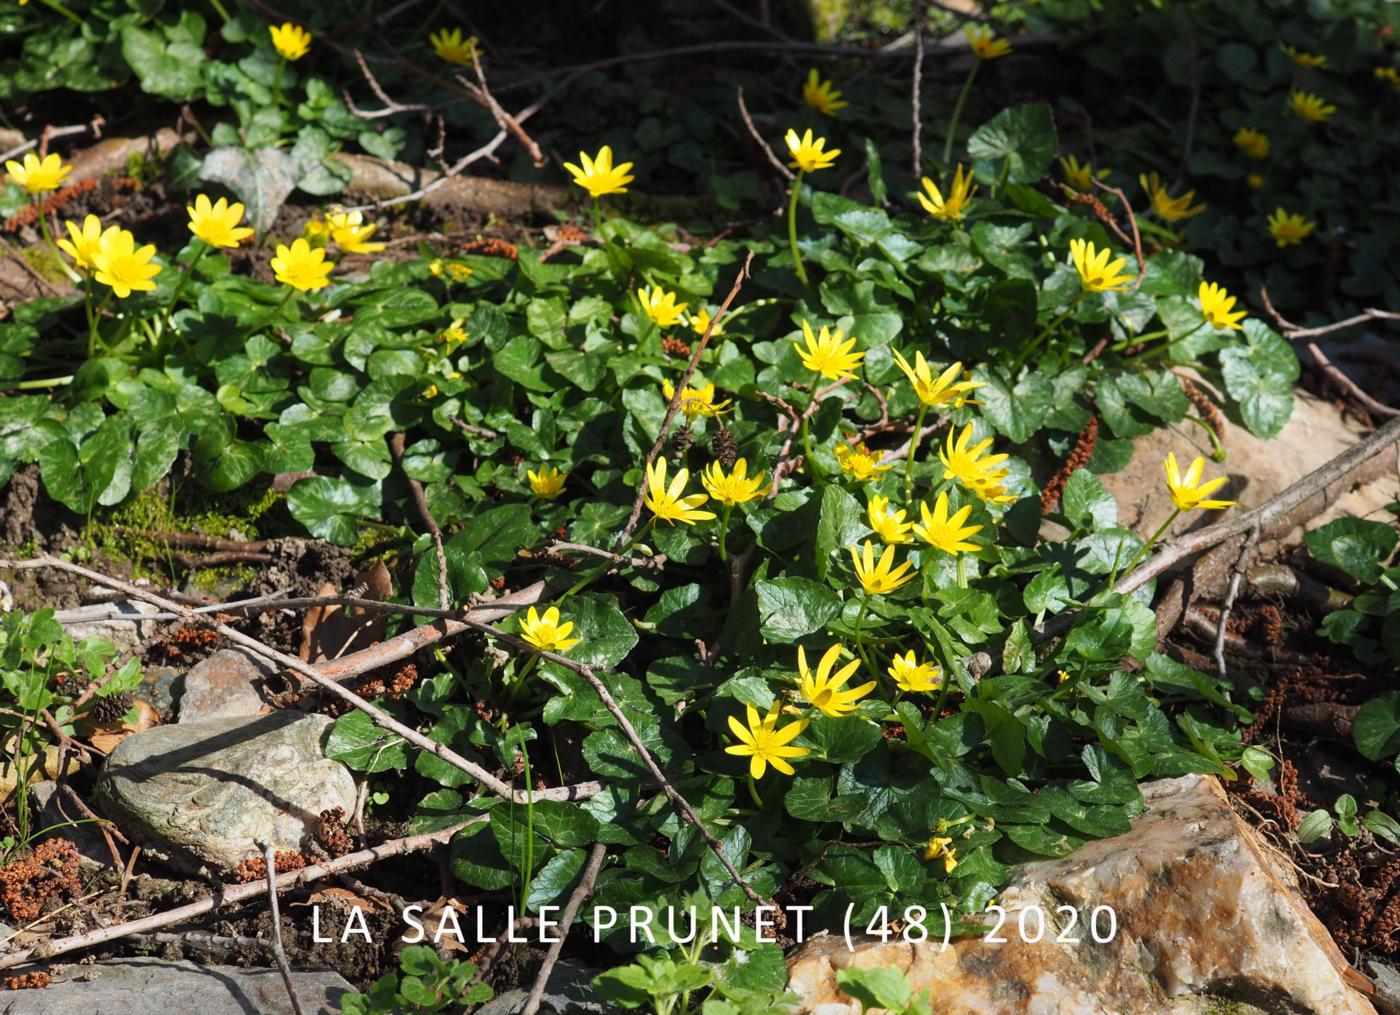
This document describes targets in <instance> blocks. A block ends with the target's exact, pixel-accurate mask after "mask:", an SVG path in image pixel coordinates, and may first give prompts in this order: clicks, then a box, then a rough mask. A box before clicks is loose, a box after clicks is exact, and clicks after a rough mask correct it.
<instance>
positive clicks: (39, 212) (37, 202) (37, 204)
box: [34, 194, 78, 282]
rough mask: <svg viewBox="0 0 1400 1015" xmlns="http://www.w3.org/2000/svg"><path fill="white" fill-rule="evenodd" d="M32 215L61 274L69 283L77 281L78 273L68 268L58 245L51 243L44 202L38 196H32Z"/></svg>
mask: <svg viewBox="0 0 1400 1015" xmlns="http://www.w3.org/2000/svg"><path fill="white" fill-rule="evenodd" d="M34 213H35V216H36V217H37V218H38V219H39V232H40V233H42V234H43V236H44V242H45V243H46V244H48V247H49V249H50V250H51V251H53V255H54V257H55V258H57V260H58V266H59V268H60V269H62V271H63V274H65V275H67V276H68V279H69V281H71V282H76V281H78V273H77V272H76V271H74V270H73V269H72V268H70V267H68V262H67V261H65V260H64V259H63V255H62V253H61V252H60V251H59V249H58V244H56V243H54V241H53V233H51V232H49V217H48V216H47V215H45V214H44V202H43V199H42V198H41V197H40V196H39V195H38V194H35V195H34Z"/></svg>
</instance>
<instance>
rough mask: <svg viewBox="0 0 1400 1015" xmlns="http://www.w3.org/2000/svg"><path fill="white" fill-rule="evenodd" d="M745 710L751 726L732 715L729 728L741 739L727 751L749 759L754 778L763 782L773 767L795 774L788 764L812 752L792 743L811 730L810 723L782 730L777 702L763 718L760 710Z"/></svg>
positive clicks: (750, 771) (784, 773)
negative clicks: (809, 728)
mask: <svg viewBox="0 0 1400 1015" xmlns="http://www.w3.org/2000/svg"><path fill="white" fill-rule="evenodd" d="M744 708H745V709H746V710H747V711H746V714H745V717H746V718H747V719H748V725H747V726H745V725H744V724H743V723H741V722H740V721H739V720H738V719H737V718H735V717H734V716H732V715H731V716H730V717H729V728H730V730H731V731H733V733H734V735H735V736H736V737H738V738H739V742H738V743H737V744H733V745H731V746H729V747H726V748H725V749H724V752H725V753H726V754H735V755H738V756H740V757H745V756H747V757H748V759H749V778H751V779H762V778H763V773H764V772H766V771H768V766H769V765H772V766H773V768H774V769H776V770H777V771H779V772H781V773H782V774H783V775H792V774H793V772H794V769H793V767H792V765H790V764H788V759H789V758H803V757H806V756H807V755H808V754H810V753H811V751H809V750H808V749H807V748H805V747H793V746H792V741H793V740H794V739H795V738H796V737H797V736H798V735H799V734H800V733H801V732H802V731H803V730H804V729H806V728H807V720H805V719H799V720H797V721H796V722H791V723H788V724H787V725H786V726H784V727H783V728H782V729H778V710H779V708H780V706H779V704H778V703H777V702H776V701H775V702H773V707H772V708H770V709H769V710H768V714H767V715H766V716H763V717H762V718H759V715H758V710H757V709H755V708H754V707H753V706H752V705H745V706H744Z"/></svg>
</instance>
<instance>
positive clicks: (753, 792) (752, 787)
mask: <svg viewBox="0 0 1400 1015" xmlns="http://www.w3.org/2000/svg"><path fill="white" fill-rule="evenodd" d="M748 782H749V797H750V798H751V799H752V800H753V803H754V806H755V807H757V808H758V809H759V810H763V798H762V797H761V796H759V795H758V784H757V783H755V782H754V781H753V773H752V772H750V773H749V775H748Z"/></svg>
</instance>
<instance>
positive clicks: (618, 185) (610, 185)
mask: <svg viewBox="0 0 1400 1015" xmlns="http://www.w3.org/2000/svg"><path fill="white" fill-rule="evenodd" d="M578 160H579V165H577V166H576V165H574V164H573V163H572V162H565V163H564V168H565V169H567V170H568V171H569V175H570V176H572V177H573V178H574V183H576V184H578V185H579V186H580V187H582V188H583V189H584V190H586V191H588V195H589V197H594V198H598V197H603V196H605V195H607V194H625V193H627V184H629V183H631V182H632V180H633V179H635V177H632V176H629V175H627V171H628V170H629V169H631V168H632V163H631V162H624V163H622V165H620V166H614V165H613V151H612V147H611V146H610V145H603V147H601V148H599V149H598V154H597V155H596V156H595V157H594V158H591V159H590V158H589V157H588V155H587V154H585V153H584V152H579V153H578Z"/></svg>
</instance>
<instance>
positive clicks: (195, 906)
mask: <svg viewBox="0 0 1400 1015" xmlns="http://www.w3.org/2000/svg"><path fill="white" fill-rule="evenodd" d="M488 819H489V816H488V815H479V816H477V817H474V818H471V819H469V820H467V821H463V822H460V823H458V824H455V825H449V826H448V827H446V828H440V829H438V830H437V831H436V832H424V833H423V834H422V835H410V836H407V837H405V838H402V839H390V840H389V841H388V842H381V843H380V844H379V845H378V846H371V847H370V848H369V849H362V850H359V851H358V852H355V853H346V854H345V855H344V856H338V857H336V858H335V859H334V860H327V861H325V862H324V863H316V864H312V865H311V866H309V867H303V868H301V869H300V870H294V871H287V872H285V873H283V874H278V875H277V879H276V883H277V887H278V888H279V889H281V890H284V891H285V890H286V889H288V888H295V887H296V886H297V885H302V884H307V883H309V882H312V881H318V880H320V879H321V878H324V877H328V876H329V875H332V874H339V873H340V872H341V871H347V870H353V869H354V868H356V867H363V866H365V865H367V864H372V863H378V862H379V861H380V860H387V859H388V858H389V857H393V856H400V855H402V854H404V853H418V852H421V851H423V850H425V849H431V848H432V847H434V846H440V845H442V844H443V843H445V842H447V841H448V840H449V839H451V838H452V836H454V835H456V834H457V833H458V832H460V831H461V830H462V829H464V828H466V827H468V826H469V825H475V824H480V823H481V822H484V821H487V820H488ZM265 890H266V888H265V886H264V885H261V884H258V883H257V882H256V881H255V882H252V883H251V884H246V885H224V886H222V888H221V890H220V891H219V894H218V895H208V896H205V897H204V898H202V899H199V900H197V901H195V902H191V903H189V904H187V905H184V906H179V907H177V908H175V909H168V910H166V911H165V912H163V913H152V914H151V915H150V916H143V917H141V918H140V919H139V920H130V921H128V922H126V923H120V924H116V925H114V926H111V927H99V928H97V929H96V930H90V931H88V932H87V933H85V934H75V935H73V936H72V937H63V938H57V939H55V940H53V941H47V942H45V943H43V944H41V945H36V946H35V947H33V948H23V949H21V950H19V951H17V952H10V953H8V954H5V955H0V969H9V968H11V967H13V966H19V965H24V964H25V963H27V962H34V961H36V960H39V959H47V958H51V957H52V956H55V955H64V954H67V953H68V952H75V951H77V950H79V949H80V948H91V947H93V946H95V945H100V944H106V943H107V942H108V941H117V940H119V939H121V938H124V937H127V936H129V935H131V934H142V933H145V932H146V931H151V930H158V929H159V928H161V927H169V926H172V925H174V924H177V923H184V922H185V921H186V920H191V919H193V918H194V917H196V916H202V915H203V914H205V913H212V912H213V911H214V910H216V909H222V908H223V907H225V906H232V905H234V904H235V903H239V902H245V901H247V900H248V899H255V898H257V897H258V896H259V895H261V894H262V893H263V892H264V891H265ZM51 915H52V914H51Z"/></svg>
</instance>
